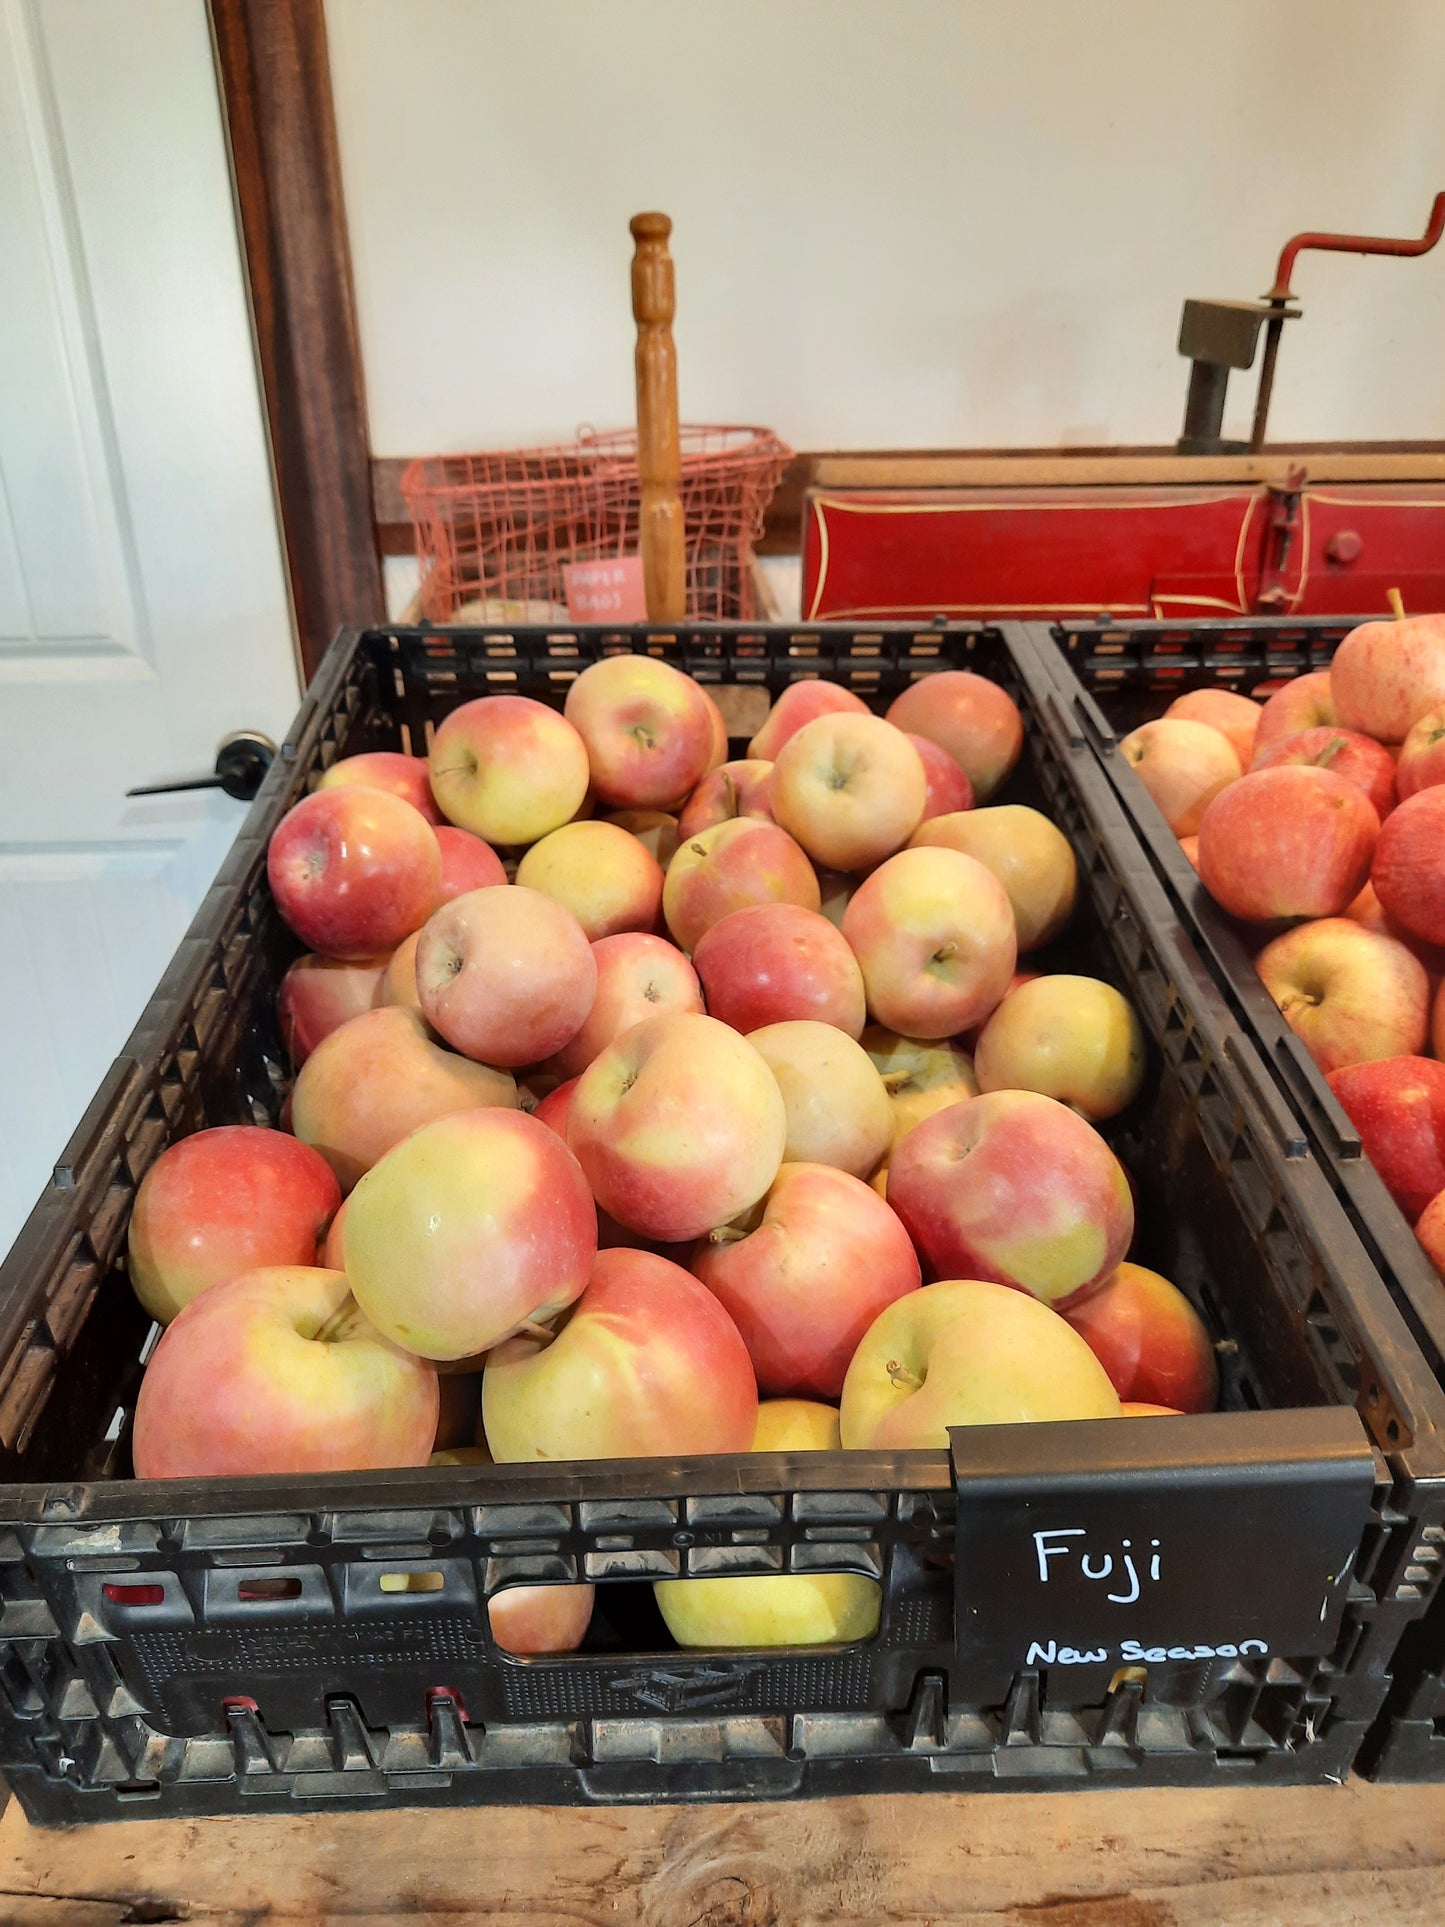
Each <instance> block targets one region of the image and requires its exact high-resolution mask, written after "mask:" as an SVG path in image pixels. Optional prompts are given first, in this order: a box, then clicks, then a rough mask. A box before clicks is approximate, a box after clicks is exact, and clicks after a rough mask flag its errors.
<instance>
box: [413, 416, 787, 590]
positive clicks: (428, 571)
mask: <svg viewBox="0 0 1445 1927" xmlns="http://www.w3.org/2000/svg"><path fill="white" fill-rule="evenodd" d="M679 439H680V442H681V450H682V491H681V492H682V510H683V521H684V524H685V526H686V531H687V614H688V616H689V618H690V619H691V620H694V621H718V620H729V619H732V620H741V621H749V620H751V619H752V618H753V617H754V616H756V614H757V599H756V593H755V589H754V583H753V572H752V561H753V544H754V543H755V542H756V541H757V538H758V536H759V535H760V534H761V532H762V526H763V514H764V511H765V510H766V508H767V505H768V502H769V500H770V498H771V496H772V493H773V490H774V489H775V488H776V487H777V485H778V481H779V478H780V477H781V475H782V472H783V469H784V467H785V466H786V464H787V462H788V459H789V457H790V455H791V454H792V450H791V449H790V448H788V447H787V445H786V444H785V443H783V442H781V441H779V439H778V437H777V436H776V435H774V434H773V433H772V432H771V431H770V430H769V429H766V428H734V427H708V426H687V425H684V426H683V427H682V428H681V429H680V430H679ZM401 492H402V496H403V498H404V500H405V502H406V505H407V510H408V512H409V514H410V516H411V519H412V523H413V526H414V527H415V530H416V546H417V560H418V561H419V563H420V565H421V584H420V589H419V601H420V609H421V614H422V616H423V618H424V619H425V620H426V621H428V622H450V621H453V620H455V619H456V618H457V616H458V615H475V616H476V617H477V618H478V619H479V620H481V619H484V620H487V621H509V622H524V621H537V622H549V621H553V620H557V619H563V620H565V619H566V614H567V597H566V590H565V588H564V585H563V577H562V570H563V568H564V567H565V565H566V564H567V563H569V562H597V561H603V560H606V559H608V558H610V557H615V556H619V555H629V554H635V553H636V551H637V543H638V535H637V525H638V508H639V504H640V501H641V493H642V492H641V485H640V484H639V482H638V479H637V436H636V433H635V432H634V431H633V430H631V429H618V430H615V431H613V432H610V433H606V434H597V433H594V432H592V431H590V430H586V429H584V430H582V431H581V432H580V433H579V434H578V437H577V440H576V441H575V442H569V443H563V444H560V445H557V446H554V447H551V448H509V449H496V450H492V451H488V452H483V453H481V454H475V455H426V456H422V457H420V458H418V459H417V460H416V461H414V462H410V463H409V464H408V465H407V468H406V470H405V472H404V473H403V475H402V478H401ZM478 604H479V605H481V606H480V607H475V606H474V605H478Z"/></svg>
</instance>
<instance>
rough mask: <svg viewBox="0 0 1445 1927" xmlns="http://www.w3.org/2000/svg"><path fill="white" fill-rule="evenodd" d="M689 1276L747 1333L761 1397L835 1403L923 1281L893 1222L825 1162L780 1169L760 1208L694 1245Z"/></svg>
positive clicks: (869, 1195)
mask: <svg viewBox="0 0 1445 1927" xmlns="http://www.w3.org/2000/svg"><path fill="white" fill-rule="evenodd" d="M759 1212H761V1216H759V1215H758V1214H759ZM692 1269H693V1271H694V1273H695V1274H696V1275H697V1276H698V1277H699V1278H701V1280H702V1281H703V1283H704V1284H705V1285H706V1286H707V1288H708V1290H709V1291H711V1292H713V1293H714V1295H715V1296H716V1297H717V1298H718V1300H719V1301H720V1302H721V1304H722V1306H723V1308H724V1309H725V1310H726V1311H727V1313H728V1314H729V1316H730V1317H731V1318H732V1320H733V1322H734V1323H735V1324H736V1326H737V1328H738V1330H739V1331H740V1332H741V1333H742V1335H743V1341H744V1343H745V1344H746V1345H747V1348H748V1353H749V1356H750V1357H751V1359H752V1361H753V1369H754V1370H755V1371H756V1373H757V1376H758V1385H759V1387H760V1389H761V1390H762V1391H764V1392H768V1393H777V1394H780V1395H796V1396H797V1397H800V1398H801V1397H807V1398H836V1397H837V1396H838V1394H839V1393H840V1392H841V1391H842V1389H843V1377H844V1374H845V1373H846V1372H847V1370H848V1361H849V1359H851V1358H852V1356H853V1353H854V1352H855V1351H856V1350H857V1348H858V1342H859V1340H860V1339H861V1338H862V1336H863V1334H864V1333H865V1332H866V1331H867V1329H868V1327H869V1326H870V1325H871V1324H872V1323H873V1320H874V1319H875V1318H876V1317H877V1315H878V1313H879V1312H880V1311H882V1310H883V1308H884V1306H885V1305H891V1304H892V1302H893V1300H894V1299H895V1298H901V1297H902V1295H903V1293H904V1292H905V1291H914V1290H916V1289H917V1287H918V1286H919V1285H920V1284H921V1283H922V1282H923V1280H922V1276H921V1274H920V1272H919V1269H918V1258H917V1255H916V1254H915V1252H914V1249H913V1246H912V1245H911V1244H910V1243H909V1241H908V1234H907V1232H906V1231H905V1230H904V1229H903V1226H902V1225H901V1224H900V1223H899V1222H898V1219H897V1217H896V1216H895V1214H894V1213H893V1212H892V1211H890V1210H889V1208H888V1206H887V1205H886V1204H885V1203H884V1202H883V1200H882V1199H881V1198H879V1197H878V1196H877V1195H876V1193H875V1192H873V1191H870V1190H869V1188H868V1186H867V1185H866V1184H862V1183H860V1182H859V1180H858V1179H857V1178H853V1177H849V1176H848V1175H847V1173H846V1172H843V1171H836V1170H833V1169H831V1168H830V1167H829V1166H827V1165H822V1164H785V1165H783V1167H782V1169H781V1170H780V1171H779V1172H778V1175H777V1177H776V1178H775V1179H774V1181H773V1185H772V1188H771V1190H770V1191H769V1192H768V1194H767V1196H766V1197H765V1198H764V1199H763V1201H762V1203H761V1205H760V1206H759V1207H758V1208H757V1210H755V1211H753V1212H751V1213H750V1214H749V1215H748V1217H747V1218H746V1219H744V1220H743V1222H742V1223H741V1224H739V1225H723V1226H720V1227H718V1228H717V1229H716V1230H714V1231H713V1232H711V1233H710V1234H709V1236H708V1238H706V1239H705V1240H704V1241H703V1242H702V1243H701V1244H699V1245H698V1247H697V1250H696V1252H695V1253H694V1254H693V1260H692Z"/></svg>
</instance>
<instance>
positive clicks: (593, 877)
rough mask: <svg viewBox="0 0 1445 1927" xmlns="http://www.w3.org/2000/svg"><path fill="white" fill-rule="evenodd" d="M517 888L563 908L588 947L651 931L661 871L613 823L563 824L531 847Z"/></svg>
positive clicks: (659, 901)
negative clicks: (538, 893)
mask: <svg viewBox="0 0 1445 1927" xmlns="http://www.w3.org/2000/svg"><path fill="white" fill-rule="evenodd" d="M517 882H518V883H519V884H521V885H522V886H523V888H524V889H528V890H540V891H541V892H542V895H543V896H544V897H551V898H552V900H553V901H554V902H555V903H561V904H565V905H566V907H567V908H568V909H569V910H570V911H571V912H572V914H573V916H574V917H575V918H576V919H577V921H578V923H580V924H581V926H582V929H583V932H584V934H585V935H586V937H587V940H588V942H589V943H596V941H597V939H598V938H599V937H615V936H617V935H619V934H620V933H621V932H622V931H624V930H654V929H656V927H657V918H658V912H659V911H660V910H661V908H662V866H661V864H659V863H658V861H657V859H656V857H653V856H649V855H648V853H647V851H646V850H645V849H644V848H643V846H642V844H641V843H640V842H639V841H638V840H637V838H636V837H635V836H631V835H629V834H628V832H627V831H626V830H624V829H622V828H620V827H619V826H618V825H617V824H616V823H564V824H563V825H562V828H561V829H560V830H553V832H552V834H551V835H550V836H544V837H543V838H542V840H541V842H540V843H534V844H533V845H532V847H531V849H530V850H528V852H527V854H526V855H525V856H524V857H523V858H522V861H521V862H520V863H519V864H518V866H517Z"/></svg>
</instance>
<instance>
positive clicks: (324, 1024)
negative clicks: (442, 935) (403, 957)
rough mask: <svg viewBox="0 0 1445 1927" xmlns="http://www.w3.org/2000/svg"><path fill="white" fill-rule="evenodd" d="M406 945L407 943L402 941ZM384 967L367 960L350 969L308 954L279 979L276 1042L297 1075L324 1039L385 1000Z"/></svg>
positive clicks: (336, 959) (379, 960)
mask: <svg viewBox="0 0 1445 1927" xmlns="http://www.w3.org/2000/svg"><path fill="white" fill-rule="evenodd" d="M407 942H408V943H410V942H411V938H410V937H408V938H407ZM387 968H388V961H387V959H386V958H385V957H368V958H366V960H365V961H364V962H360V963H349V962H347V961H346V960H345V959H344V958H341V957H318V956H316V955H315V954H314V953H313V952H311V951H308V952H307V954H306V955H305V956H304V957H298V958H297V959H296V961H295V963H294V964H292V966H291V968H290V969H289V970H288V971H287V972H286V975H285V976H284V977H283V978H282V979H281V988H280V990H279V991H278V992H277V994H276V1016H277V1019H278V1021H279V1023H280V1025H281V1042H282V1043H283V1044H284V1045H285V1046H286V1054H287V1056H288V1057H289V1058H290V1059H291V1062H292V1064H293V1065H294V1066H295V1068H296V1069H297V1070H300V1068H301V1066H302V1065H303V1064H304V1063H305V1062H306V1060H307V1058H308V1057H309V1056H310V1055H311V1053H312V1051H314V1050H315V1048H316V1046H317V1045H318V1044H319V1043H320V1042H321V1040H322V1038H323V1037H329V1036H330V1035H331V1033H332V1031H334V1030H339V1029H340V1028H341V1026H342V1025H343V1024H345V1023H349V1022H350V1021H351V1019H352V1018H353V1017H359V1016H360V1015H361V1013H362V1011H364V1010H373V1009H375V1007H376V1005H377V1004H379V1003H380V1002H381V1001H382V998H383V996H384V995H385V991H384V983H385V978H386V971H387Z"/></svg>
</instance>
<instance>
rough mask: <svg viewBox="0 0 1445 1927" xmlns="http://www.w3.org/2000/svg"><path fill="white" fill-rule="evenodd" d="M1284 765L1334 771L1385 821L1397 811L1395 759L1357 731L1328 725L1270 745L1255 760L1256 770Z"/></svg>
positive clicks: (1383, 748) (1283, 737) (1379, 744)
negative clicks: (1353, 785) (1355, 788)
mask: <svg viewBox="0 0 1445 1927" xmlns="http://www.w3.org/2000/svg"><path fill="white" fill-rule="evenodd" d="M1281 763H1300V764H1312V765H1313V766H1314V768H1316V769H1332V770H1333V771H1334V772H1335V774H1336V776H1343V777H1344V778H1345V779H1346V780H1347V781H1348V782H1351V783H1356V784H1358V785H1359V787H1360V788H1361V789H1362V790H1363V791H1364V792H1365V794H1366V796H1368V797H1369V799H1370V801H1371V802H1372V803H1373V804H1374V806H1375V813H1376V815H1377V816H1379V817H1380V819H1381V820H1382V821H1383V819H1384V818H1385V817H1387V816H1388V815H1389V814H1390V811H1391V810H1392V809H1394V807H1395V759H1394V757H1393V756H1392V755H1391V754H1390V752H1389V750H1387V749H1386V748H1385V746H1384V744H1383V743H1377V742H1376V741H1375V739H1374V738H1373V737H1372V736H1360V735H1357V734H1356V733H1355V731H1354V730H1350V729H1341V728H1339V727H1338V726H1337V725H1336V726H1334V727H1331V726H1330V725H1329V724H1328V723H1327V724H1325V725H1324V726H1323V727H1322V728H1319V729H1305V730H1301V731H1300V733H1299V734H1298V735H1297V736H1281V737H1279V738H1277V739H1276V741H1274V742H1272V743H1266V744H1265V746H1264V748H1263V749H1262V750H1261V751H1260V752H1259V754H1258V755H1257V756H1256V757H1255V759H1254V767H1255V768H1256V769H1275V768H1277V767H1278V766H1279V765H1280V764H1281Z"/></svg>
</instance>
